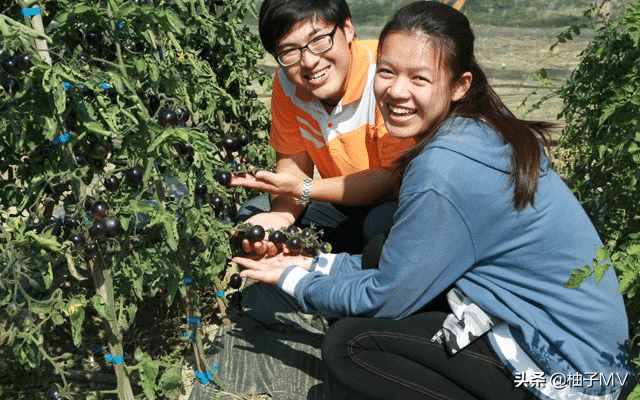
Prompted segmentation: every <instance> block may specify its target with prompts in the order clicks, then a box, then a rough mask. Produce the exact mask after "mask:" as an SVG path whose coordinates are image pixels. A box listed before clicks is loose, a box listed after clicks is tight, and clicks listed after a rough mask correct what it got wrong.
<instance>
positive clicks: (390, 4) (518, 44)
mask: <svg viewBox="0 0 640 400" xmlns="http://www.w3.org/2000/svg"><path fill="white" fill-rule="evenodd" d="M592 1H593V0H564V1H563V0H546V1H543V0H467V2H466V4H465V6H464V8H463V10H462V11H463V12H464V13H465V14H466V15H467V16H468V17H469V19H470V21H471V23H472V26H473V28H474V31H475V33H476V56H477V58H478V60H479V61H480V63H481V65H482V67H483V68H484V70H485V72H486V73H487V75H488V76H489V79H490V81H491V83H492V84H493V86H494V88H495V89H496V91H497V92H498V94H499V95H500V96H501V97H502V99H503V100H504V101H505V103H506V104H507V105H508V106H509V108H511V110H512V111H513V112H515V113H516V114H517V115H518V116H520V117H525V118H529V119H543V120H548V121H558V122H562V121H561V120H559V119H558V113H559V112H560V111H561V109H562V104H561V102H560V101H559V100H558V99H551V100H549V101H547V102H545V103H544V104H543V105H542V106H541V108H539V109H536V110H532V109H531V106H532V105H533V104H534V103H535V101H536V100H537V99H539V98H540V97H541V96H543V95H545V94H547V93H548V92H549V89H548V87H545V86H546V85H543V84H542V82H541V81H540V80H538V79H536V78H535V74H536V72H537V71H539V70H540V69H542V68H544V69H545V70H546V72H547V81H546V84H548V85H551V87H558V86H560V85H561V84H562V82H563V81H564V80H565V79H566V78H567V77H568V76H569V74H570V73H571V71H572V70H573V69H574V68H575V67H576V65H577V64H578V60H579V54H580V52H581V51H582V50H583V49H584V48H585V47H586V45H587V44H588V42H589V40H590V39H591V38H592V37H593V32H591V31H589V30H583V31H582V34H581V35H580V36H578V37H577V38H576V39H575V40H573V41H569V42H566V43H562V44H560V45H559V46H557V47H556V48H555V49H554V50H553V51H552V50H551V45H552V44H554V43H555V42H556V37H557V35H558V34H559V33H560V32H562V31H564V30H565V29H566V28H567V27H568V26H570V25H572V24H580V23H582V22H585V21H586V18H585V17H584V15H583V13H584V11H585V10H586V9H587V8H588V7H589V6H590V4H591V3H592ZM626 1H629V0H618V1H612V2H611V6H610V9H609V10H610V11H611V12H612V13H614V14H617V13H618V12H619V9H620V7H621V6H623V5H624V4H625V2H626ZM406 3H408V1H406V0H402V1H397V0H395V1H394V0H370V1H363V0H352V1H348V4H349V7H350V8H351V12H352V15H353V18H354V23H355V25H356V30H357V33H358V36H359V37H361V38H364V39H370V38H376V37H377V36H378V33H379V32H380V30H381V29H382V26H383V25H384V22H385V21H387V20H388V19H389V17H390V16H391V15H392V13H393V11H394V10H396V9H397V8H398V7H400V6H402V5H403V4H406ZM256 4H257V6H258V8H259V6H260V4H261V1H257V3H256ZM248 23H249V24H253V25H252V26H254V27H255V24H256V21H255V20H253V21H248ZM263 66H264V68H265V70H267V71H269V72H270V73H271V72H273V70H274V69H275V67H276V64H275V61H274V60H273V58H272V57H271V56H266V57H265V58H264V59H263ZM268 96H269V93H268V92H267V93H264V94H263V98H264V100H265V101H267V102H268ZM525 99H528V101H527V102H526V104H523V101H524V100H525Z"/></svg>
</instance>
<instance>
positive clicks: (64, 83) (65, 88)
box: [62, 81, 73, 91]
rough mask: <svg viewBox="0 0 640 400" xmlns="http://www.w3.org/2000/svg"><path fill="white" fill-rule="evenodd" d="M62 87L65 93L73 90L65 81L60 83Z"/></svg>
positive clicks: (71, 85) (70, 84)
mask: <svg viewBox="0 0 640 400" xmlns="http://www.w3.org/2000/svg"><path fill="white" fill-rule="evenodd" d="M62 87H63V88H64V90H65V91H67V90H70V89H73V84H72V83H69V82H67V81H64V82H62Z"/></svg>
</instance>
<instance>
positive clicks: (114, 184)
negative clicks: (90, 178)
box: [103, 176, 120, 192]
mask: <svg viewBox="0 0 640 400" xmlns="http://www.w3.org/2000/svg"><path fill="white" fill-rule="evenodd" d="M103 184H104V187H105V189H107V190H108V191H110V192H115V191H116V190H118V188H119V187H120V181H119V180H118V178H116V177H115V176H108V177H106V178H105V179H104V182H103Z"/></svg>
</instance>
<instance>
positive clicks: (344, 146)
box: [270, 40, 415, 178]
mask: <svg viewBox="0 0 640 400" xmlns="http://www.w3.org/2000/svg"><path fill="white" fill-rule="evenodd" d="M377 45H378V42H377V41H376V40H365V41H360V40H354V41H353V42H352V43H351V56H352V60H351V65H350V70H349V73H348V74H347V85H346V91H345V94H344V96H343V97H342V100H340V103H338V105H337V106H336V107H334V109H333V110H332V111H331V112H330V113H329V112H327V111H326V109H325V108H324V106H323V105H322V103H321V102H320V101H319V100H318V99H316V98H312V97H311V96H309V95H308V94H306V93H303V92H302V91H300V90H298V89H297V88H296V86H295V85H294V84H293V83H292V82H291V81H290V80H289V79H288V78H287V76H286V74H285V73H284V71H283V70H282V69H281V68H279V69H278V70H277V71H276V74H275V78H274V81H273V90H272V96H271V118H272V125H271V133H270V142H271V145H272V146H273V148H274V149H275V150H276V151H277V152H278V153H281V154H296V153H301V152H303V151H306V152H307V153H308V154H309V156H310V158H311V159H312V160H313V162H314V164H315V165H316V167H317V169H318V172H319V173H320V176H322V177H323V178H331V177H335V176H344V175H349V174H352V173H355V172H359V171H363V170H367V169H371V168H376V167H391V166H393V164H394V162H395V161H396V160H397V159H398V157H399V156H401V155H402V154H403V153H404V152H405V151H407V150H409V149H410V148H411V147H413V145H414V144H415V140H414V139H398V138H394V137H393V136H391V135H389V134H388V133H387V130H386V129H385V126H384V121H383V120H382V114H381V113H380V111H379V110H378V108H377V107H376V101H375V97H374V93H373V80H374V78H375V73H376V51H377Z"/></svg>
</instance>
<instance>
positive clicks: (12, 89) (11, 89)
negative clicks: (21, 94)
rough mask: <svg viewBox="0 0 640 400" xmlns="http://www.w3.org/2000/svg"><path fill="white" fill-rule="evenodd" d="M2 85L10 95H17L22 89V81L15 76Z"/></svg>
mask: <svg viewBox="0 0 640 400" xmlns="http://www.w3.org/2000/svg"><path fill="white" fill-rule="evenodd" d="M2 87H3V88H4V91H5V92H7V94H8V95H9V96H15V94H16V93H18V90H20V82H18V80H17V79H15V78H7V79H5V80H4V81H3V82H2Z"/></svg>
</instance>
